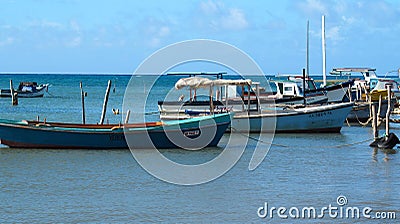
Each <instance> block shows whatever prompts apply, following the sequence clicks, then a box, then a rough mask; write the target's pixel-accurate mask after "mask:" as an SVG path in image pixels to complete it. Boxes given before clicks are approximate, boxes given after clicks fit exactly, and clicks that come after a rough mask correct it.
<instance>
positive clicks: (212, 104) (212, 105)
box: [209, 85, 214, 114]
mask: <svg viewBox="0 0 400 224" xmlns="http://www.w3.org/2000/svg"><path fill="white" fill-rule="evenodd" d="M213 88H214V86H213V85H210V93H209V94H210V114H214V102H213Z"/></svg>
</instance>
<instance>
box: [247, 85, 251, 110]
mask: <svg viewBox="0 0 400 224" xmlns="http://www.w3.org/2000/svg"><path fill="white" fill-rule="evenodd" d="M250 90H251V86H250V85H249V84H247V114H248V115H250Z"/></svg>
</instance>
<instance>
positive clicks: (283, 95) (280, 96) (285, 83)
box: [259, 76, 328, 105]
mask: <svg viewBox="0 0 400 224" xmlns="http://www.w3.org/2000/svg"><path fill="white" fill-rule="evenodd" d="M305 79H306V80H305V82H304V83H303V81H302V78H298V77H297V76H288V77H287V80H274V81H272V82H271V85H272V87H271V89H276V93H275V92H274V94H272V95H271V94H268V93H260V95H259V97H260V100H261V103H262V101H263V98H264V97H268V98H274V100H275V103H277V104H289V105H294V104H302V103H306V104H324V103H327V102H328V97H327V96H326V94H325V91H323V90H322V91H310V90H316V87H315V83H314V82H313V80H312V79H310V78H307V77H306V78H305ZM303 85H305V88H304V87H303Z"/></svg>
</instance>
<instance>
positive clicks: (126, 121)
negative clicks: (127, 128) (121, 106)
mask: <svg viewBox="0 0 400 224" xmlns="http://www.w3.org/2000/svg"><path fill="white" fill-rule="evenodd" d="M130 115H131V111H130V110H128V111H126V117H125V124H127V123H128V122H129V116H130Z"/></svg>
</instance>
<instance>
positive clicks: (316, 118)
mask: <svg viewBox="0 0 400 224" xmlns="http://www.w3.org/2000/svg"><path fill="white" fill-rule="evenodd" d="M252 85H255V88H252ZM219 86H224V87H225V88H222V89H223V90H224V92H223V93H220V94H217V95H219V96H222V95H225V98H218V99H214V98H213V97H212V96H213V87H219ZM232 86H233V87H235V88H232ZM236 86H239V87H240V88H241V89H244V86H247V88H248V89H256V91H255V92H254V94H248V95H247V96H246V97H245V96H244V95H243V92H244V91H242V93H241V95H240V96H238V95H237V93H236V91H235V90H236ZM175 87H176V88H177V89H181V88H184V87H188V88H189V89H190V91H194V90H195V89H197V88H209V89H210V91H209V93H210V94H209V100H208V101H207V100H203V101H201V103H198V102H196V100H195V97H194V95H193V94H190V95H191V96H193V99H192V101H191V102H179V101H173V102H168V101H167V102H166V101H164V102H161V103H160V102H159V111H160V118H161V119H162V120H169V119H188V118H191V117H194V116H198V115H203V114H212V113H219V112H220V111H225V110H228V111H235V115H234V116H233V120H232V123H231V129H233V130H235V131H238V132H271V131H275V132H277V133H293V132H313V133H317V132H340V130H341V127H342V126H343V123H344V122H345V119H346V117H347V115H348V114H349V112H350V111H351V109H352V107H353V105H354V103H352V102H347V103H338V104H331V105H312V106H311V105H278V104H276V103H275V101H274V100H273V98H272V99H270V100H269V101H268V102H266V101H265V102H263V103H261V101H260V97H259V83H257V82H252V81H251V80H226V79H225V80H209V79H206V78H201V79H199V78H197V79H194V78H184V79H181V80H178V82H177V83H176V84H175ZM218 89H219V88H218ZM232 90H234V91H233V92H231V91H232ZM194 92H196V91H194ZM264 100H266V99H265V98H264ZM216 102H218V104H216ZM179 103H180V107H179V106H178V107H177V105H178V104H179ZM207 104H208V105H207ZM171 105H173V106H171ZM168 106H171V107H168ZM177 108H178V109H177Z"/></svg>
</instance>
